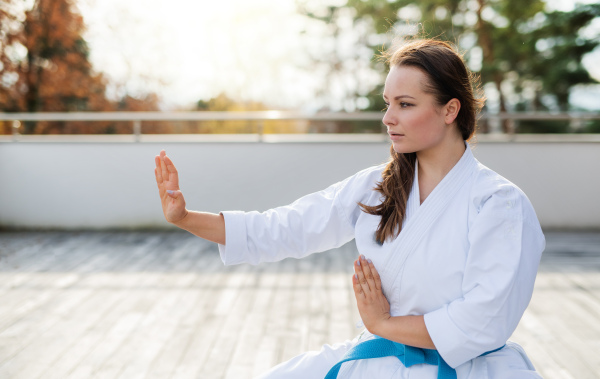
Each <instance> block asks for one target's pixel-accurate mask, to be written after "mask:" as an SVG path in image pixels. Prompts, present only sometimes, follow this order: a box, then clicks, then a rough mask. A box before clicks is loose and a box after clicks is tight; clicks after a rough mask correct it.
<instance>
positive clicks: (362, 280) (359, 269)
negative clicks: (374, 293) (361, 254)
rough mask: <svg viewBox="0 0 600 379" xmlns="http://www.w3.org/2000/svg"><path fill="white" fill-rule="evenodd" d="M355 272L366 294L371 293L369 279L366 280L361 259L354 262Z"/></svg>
mask: <svg viewBox="0 0 600 379" xmlns="http://www.w3.org/2000/svg"><path fill="white" fill-rule="evenodd" d="M354 272H355V273H356V275H358V282H359V284H360V285H361V287H362V289H363V291H364V292H365V294H367V293H369V292H370V288H369V283H368V282H367V278H365V274H364V273H363V270H362V267H361V263H360V259H357V260H355V261H354Z"/></svg>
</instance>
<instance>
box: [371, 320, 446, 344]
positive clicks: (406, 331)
mask: <svg viewBox="0 0 600 379" xmlns="http://www.w3.org/2000/svg"><path fill="white" fill-rule="evenodd" d="M375 329H376V330H374V331H373V334H376V335H378V336H379V337H383V338H385V339H388V340H391V341H395V342H400V343H402V344H404V345H409V346H414V347H420V348H423V349H435V345H434V344H433V341H432V340H431V337H430V336H429V332H428V331H427V327H426V326H425V318H424V317H423V316H397V317H390V318H389V319H387V320H386V321H384V322H380V323H379V324H378V325H377V327H376V328H375Z"/></svg>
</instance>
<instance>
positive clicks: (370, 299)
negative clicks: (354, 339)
mask: <svg viewBox="0 0 600 379" xmlns="http://www.w3.org/2000/svg"><path fill="white" fill-rule="evenodd" d="M354 272H355V274H354V276H353V277H352V284H353V288H354V296H355V297H356V304H357V305H358V312H359V313H360V317H361V318H362V321H363V323H364V324H365V327H366V328H367V330H368V331H369V332H371V333H373V334H377V333H376V332H375V331H376V330H378V329H379V328H380V326H381V325H382V324H383V323H385V322H386V321H388V320H389V319H390V318H391V317H392V316H391V315H390V303H389V302H388V301H387V299H386V298H385V296H384V295H383V292H382V290H381V278H380V276H379V273H378V272H377V270H376V269H375V266H374V265H373V262H371V261H370V260H367V259H365V257H364V255H361V256H360V257H359V258H358V259H357V260H356V261H354Z"/></svg>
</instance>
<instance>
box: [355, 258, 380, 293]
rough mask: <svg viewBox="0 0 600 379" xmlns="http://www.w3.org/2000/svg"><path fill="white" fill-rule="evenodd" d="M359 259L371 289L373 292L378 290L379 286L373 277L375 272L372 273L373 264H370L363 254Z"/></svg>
mask: <svg viewBox="0 0 600 379" xmlns="http://www.w3.org/2000/svg"><path fill="white" fill-rule="evenodd" d="M358 259H360V267H361V268H362V270H363V274H364V275H365V278H366V279H367V283H368V284H369V288H370V289H371V290H372V291H374V290H375V289H376V288H377V286H376V285H375V278H374V277H373V271H371V264H369V261H367V258H366V257H365V256H364V255H362V254H361V256H360V257H359V258H358Z"/></svg>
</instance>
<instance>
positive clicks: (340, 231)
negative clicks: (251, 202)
mask: <svg viewBox="0 0 600 379" xmlns="http://www.w3.org/2000/svg"><path fill="white" fill-rule="evenodd" d="M372 177H373V175H372V170H369V169H367V170H363V171H361V172H359V173H358V174H355V175H353V176H351V177H349V178H347V179H345V180H343V181H341V182H338V183H335V184H333V185H331V186H329V187H328V188H326V189H324V190H322V191H319V192H315V193H311V194H309V195H306V196H304V197H302V198H300V199H298V200H296V201H295V202H293V203H292V204H290V205H286V206H282V207H277V208H273V209H269V210H267V211H265V212H262V213H260V212H256V211H252V212H241V211H228V212H221V213H222V214H223V216H224V218H225V245H219V252H220V254H221V259H222V260H223V263H225V264H226V265H234V264H239V263H250V264H254V265H255V264H258V263H260V262H274V261H279V260H282V259H284V258H288V257H293V258H302V257H305V256H307V255H309V254H312V253H315V252H320V251H325V250H328V249H332V248H336V247H339V246H342V245H343V244H345V243H346V242H348V241H350V240H352V239H353V238H354V225H355V224H356V219H357V217H358V213H359V212H360V209H359V207H358V205H357V203H358V202H359V201H363V198H364V196H365V194H366V193H367V192H368V191H370V190H371V189H372V187H373V186H374V185H375V183H374V182H371V181H370V179H371V178H372Z"/></svg>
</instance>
